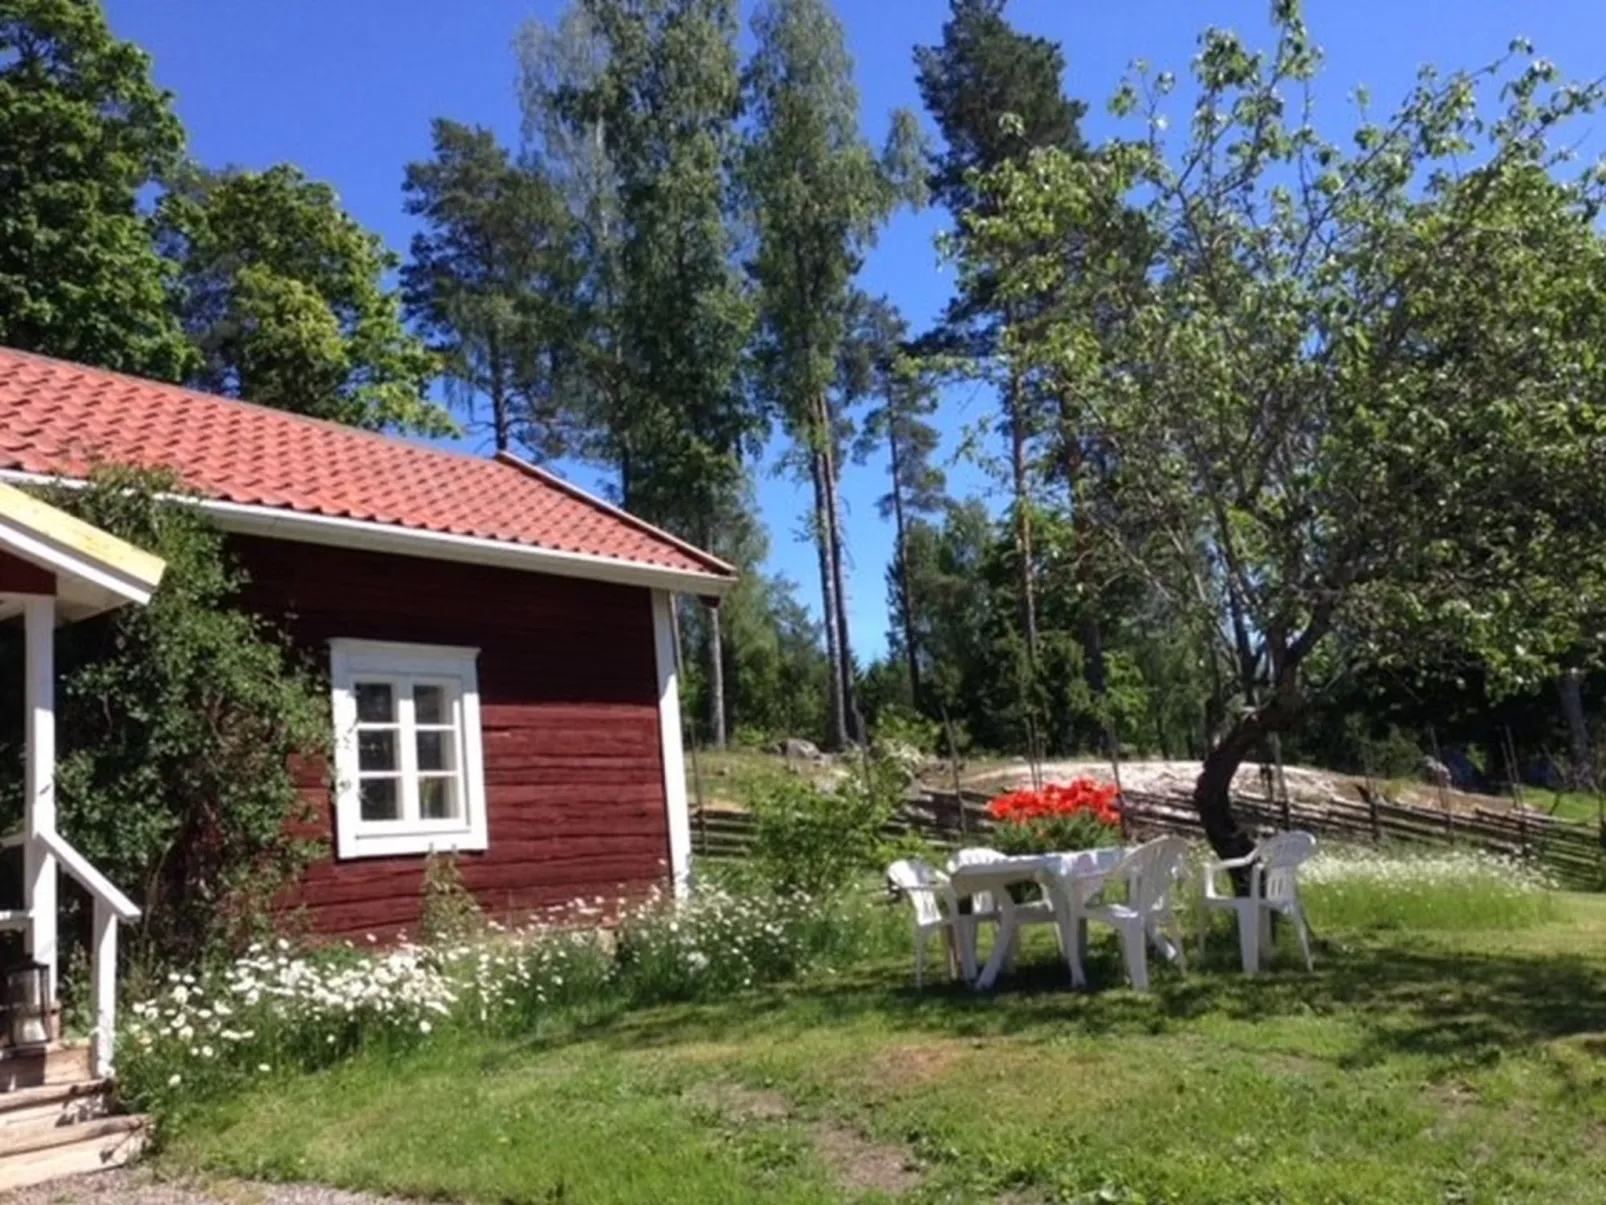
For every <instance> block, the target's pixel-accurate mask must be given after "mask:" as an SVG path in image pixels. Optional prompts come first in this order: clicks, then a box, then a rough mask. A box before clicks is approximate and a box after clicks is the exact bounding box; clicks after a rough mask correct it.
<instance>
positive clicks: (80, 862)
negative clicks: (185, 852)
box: [0, 829, 139, 1075]
mask: <svg viewBox="0 0 1606 1205" xmlns="http://www.w3.org/2000/svg"><path fill="white" fill-rule="evenodd" d="M32 839H33V840H34V841H36V842H37V843H38V850H37V853H38V855H40V856H42V858H46V859H54V861H55V863H56V865H57V866H59V867H60V869H62V870H65V871H66V872H67V873H68V874H69V875H71V876H72V877H73V878H75V879H77V880H78V883H79V885H80V886H81V887H83V889H84V890H85V891H87V892H89V895H90V898H91V899H92V900H93V901H94V905H95V907H94V923H93V931H92V936H91V938H90V955H91V967H92V970H91V993H92V995H93V996H94V1000H95V1028H94V1032H93V1034H92V1035H91V1037H90V1048H91V1049H90V1054H91V1060H92V1065H93V1067H94V1073H95V1074H96V1075H110V1074H111V1071H112V1055H113V1052H114V1050H115V1047H116V1043H117V922H118V921H123V922H124V923H128V922H132V921H136V920H138V919H139V909H138V908H137V907H135V906H134V902H133V901H132V900H130V899H129V898H128V897H127V896H126V895H124V894H123V893H122V892H121V891H119V890H117V887H116V885H115V884H114V883H112V881H111V880H110V879H108V878H107V877H106V876H105V875H103V874H101V873H100V871H98V870H96V869H95V868H94V867H93V866H91V865H90V863H89V859H87V858H85V857H84V855H83V854H81V853H79V852H78V851H77V850H76V849H74V848H73V847H72V845H71V844H69V843H68V841H67V839H66V838H64V837H63V836H62V835H61V834H60V833H58V832H56V831H55V830H54V829H43V830H41V831H40V832H39V833H37V834H36V835H35V836H34V837H33V838H32ZM28 841H29V837H28V834H26V833H13V834H11V835H10V836H9V837H6V838H4V839H0V848H11V847H13V846H18V845H22V846H26V845H27V843H28ZM47 864H48V863H47ZM37 919H39V920H43V919H44V918H42V917H40V918H37ZM35 920H36V917H35V914H34V913H33V912H32V911H30V910H28V909H24V910H23V911H20V912H16V911H13V912H0V928H14V929H29V928H35V926H34V922H35ZM48 930H49V933H50V940H49V942H48V946H49V948H50V949H51V950H52V951H53V950H54V949H55V944H56V943H55V917H54V916H52V917H50V918H49V920H48ZM35 931H36V932H37V928H35ZM50 981H51V983H52V984H54V982H55V977H54V976H51V980H50ZM52 993H54V987H52ZM51 1003H52V1004H54V1003H55V1000H54V999H52V1001H51Z"/></svg>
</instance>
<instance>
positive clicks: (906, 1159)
mask: <svg viewBox="0 0 1606 1205" xmlns="http://www.w3.org/2000/svg"><path fill="white" fill-rule="evenodd" d="M933 1049H939V1048H938V1047H933ZM682 1098H683V1099H684V1100H685V1101H686V1102H687V1103H688V1104H689V1105H691V1106H692V1107H693V1108H696V1109H702V1110H705V1111H706V1112H709V1113H713V1114H716V1115H717V1116H719V1117H721V1118H723V1119H724V1120H725V1121H726V1122H729V1123H732V1124H735V1125H766V1124H777V1123H780V1122H786V1121H790V1120H793V1119H794V1112H793V1109H792V1104H791V1102H790V1101H788V1100H787V1099H786V1097H785V1096H783V1095H781V1094H780V1093H779V1092H774V1091H770V1090H768V1089H764V1088H750V1087H748V1086H747V1085H746V1084H737V1083H732V1082H731V1081H729V1080H709V1081H706V1082H704V1083H700V1084H694V1085H692V1086H691V1087H690V1088H688V1089H686V1091H685V1092H684V1093H682ZM804 1133H805V1134H806V1136H807V1138H808V1141H809V1144H810V1145H811V1146H813V1148H814V1153H815V1154H816V1155H817V1156H818V1157H819V1159H820V1162H822V1163H823V1164H825V1167H826V1171H827V1172H828V1174H829V1175H830V1177H831V1181H832V1183H834V1184H835V1185H836V1186H837V1187H838V1188H839V1189H842V1190H843V1191H844V1192H853V1193H860V1192H878V1193H883V1194H885V1195H886V1196H891V1197H897V1196H902V1195H903V1194H904V1193H906V1192H911V1191H913V1190H914V1189H916V1188H919V1187H920V1185H921V1183H922V1180H923V1177H922V1175H921V1172H920V1168H919V1166H918V1164H917V1162H916V1160H915V1157H914V1154H913V1152H912V1151H910V1150H909V1149H908V1148H907V1147H904V1146H901V1145H896V1144H893V1143H885V1142H874V1141H872V1140H871V1139H869V1138H866V1137H865V1136H864V1135H863V1134H861V1133H859V1132H858V1131H857V1130H855V1129H853V1128H851V1127H850V1126H846V1125H843V1124H841V1123H840V1122H835V1121H816V1122H812V1123H808V1124H807V1126H806V1128H805V1129H804Z"/></svg>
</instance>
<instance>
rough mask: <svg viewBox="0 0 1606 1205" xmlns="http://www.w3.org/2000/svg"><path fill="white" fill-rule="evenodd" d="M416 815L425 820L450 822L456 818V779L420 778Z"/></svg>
mask: <svg viewBox="0 0 1606 1205" xmlns="http://www.w3.org/2000/svg"><path fill="white" fill-rule="evenodd" d="M418 814H419V815H420V816H421V817H423V818H424V819H425V820H452V819H454V818H455V817H456V816H457V779H455V778H420V779H419V780H418Z"/></svg>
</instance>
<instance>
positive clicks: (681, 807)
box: [652, 590, 691, 896]
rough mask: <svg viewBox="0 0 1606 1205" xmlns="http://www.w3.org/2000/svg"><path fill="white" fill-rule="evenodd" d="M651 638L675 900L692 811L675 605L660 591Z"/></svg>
mask: <svg viewBox="0 0 1606 1205" xmlns="http://www.w3.org/2000/svg"><path fill="white" fill-rule="evenodd" d="M652 634H653V645H654V648H655V649H656V651H657V657H658V744H659V748H660V749H661V750H662V752H663V763H664V806H665V808H666V809H667V811H668V818H669V869H670V872H671V873H672V874H673V875H674V879H675V894H676V896H684V895H685V894H686V889H687V887H688V885H689V883H690V877H689V876H690V874H691V809H690V806H689V805H688V803H687V800H686V753H685V750H684V749H683V748H682V746H681V739H682V738H681V727H680V675H679V673H678V672H677V670H676V666H675V603H674V599H673V597H672V596H671V595H670V594H668V593H667V592H666V591H663V590H654V591H653V592H652Z"/></svg>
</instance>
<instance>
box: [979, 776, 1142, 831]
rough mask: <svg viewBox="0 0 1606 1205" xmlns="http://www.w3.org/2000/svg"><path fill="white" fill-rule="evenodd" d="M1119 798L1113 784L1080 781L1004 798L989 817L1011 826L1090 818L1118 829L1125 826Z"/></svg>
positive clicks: (992, 806) (989, 808) (991, 806)
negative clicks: (1040, 821)
mask: <svg viewBox="0 0 1606 1205" xmlns="http://www.w3.org/2000/svg"><path fill="white" fill-rule="evenodd" d="M1118 795H1119V792H1118V791H1117V790H1116V789H1115V787H1114V785H1113V784H1110V783H1103V782H1099V781H1097V780H1096V779H1092V778H1078V779H1077V780H1076V781H1075V782H1068V783H1050V784H1049V785H1047V786H1045V787H1044V788H1043V789H1042V790H1040V791H1011V792H1010V793H1009V794H1008V795H1000V796H999V797H998V798H997V799H994V800H993V801H992V802H991V803H989V804H988V805H987V814H988V815H989V816H991V817H992V818H993V819H994V820H997V821H1000V822H1002V823H1008V824H1029V823H1031V822H1032V821H1035V820H1056V819H1069V818H1071V817H1073V816H1088V817H1091V818H1092V819H1095V820H1097V821H1099V822H1100V823H1101V824H1107V825H1109V826H1111V827H1112V828H1114V827H1116V826H1118V825H1119V824H1120V823H1121V813H1120V812H1119V811H1118V810H1117V808H1116V803H1115V801H1116V798H1117V797H1118Z"/></svg>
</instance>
